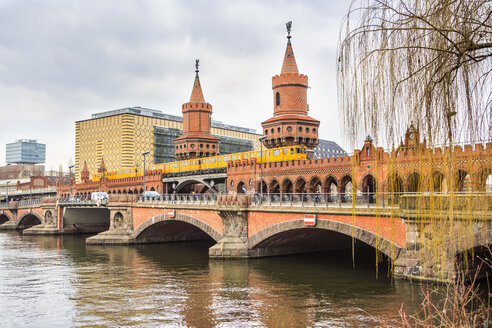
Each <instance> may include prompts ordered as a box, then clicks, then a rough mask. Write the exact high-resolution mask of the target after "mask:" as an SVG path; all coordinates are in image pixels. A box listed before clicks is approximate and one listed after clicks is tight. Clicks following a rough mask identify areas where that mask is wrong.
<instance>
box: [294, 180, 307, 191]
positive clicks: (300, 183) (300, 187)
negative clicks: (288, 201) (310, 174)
mask: <svg viewBox="0 0 492 328" xmlns="http://www.w3.org/2000/svg"><path fill="white" fill-rule="evenodd" d="M294 192H295V193H299V194H304V193H306V180H305V179H304V178H303V177H298V178H297V180H296V182H295V183H294Z"/></svg>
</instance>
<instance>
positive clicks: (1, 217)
mask: <svg viewBox="0 0 492 328" xmlns="http://www.w3.org/2000/svg"><path fill="white" fill-rule="evenodd" d="M11 219H12V218H11V217H10V215H9V214H8V213H7V212H3V213H0V224H4V223H5V222H7V221H10V220H11Z"/></svg>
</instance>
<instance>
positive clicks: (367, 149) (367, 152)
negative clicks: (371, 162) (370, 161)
mask: <svg viewBox="0 0 492 328" xmlns="http://www.w3.org/2000/svg"><path fill="white" fill-rule="evenodd" d="M366 156H367V157H369V147H367V148H366Z"/></svg>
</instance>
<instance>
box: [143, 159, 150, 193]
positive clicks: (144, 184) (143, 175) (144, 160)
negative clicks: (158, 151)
mask: <svg viewBox="0 0 492 328" xmlns="http://www.w3.org/2000/svg"><path fill="white" fill-rule="evenodd" d="M148 154H150V151H146V152H145V153H142V156H143V158H144V172H143V177H144V179H143V180H144V192H145V156H147V155H148Z"/></svg>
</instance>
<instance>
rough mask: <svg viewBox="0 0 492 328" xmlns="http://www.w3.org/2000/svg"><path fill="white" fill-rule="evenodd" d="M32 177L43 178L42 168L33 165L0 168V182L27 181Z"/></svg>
mask: <svg viewBox="0 0 492 328" xmlns="http://www.w3.org/2000/svg"><path fill="white" fill-rule="evenodd" d="M32 175H35V176H44V166H42V165H34V164H16V165H5V166H2V167H0V180H9V179H12V180H13V179H29V177H30V176H32Z"/></svg>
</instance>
